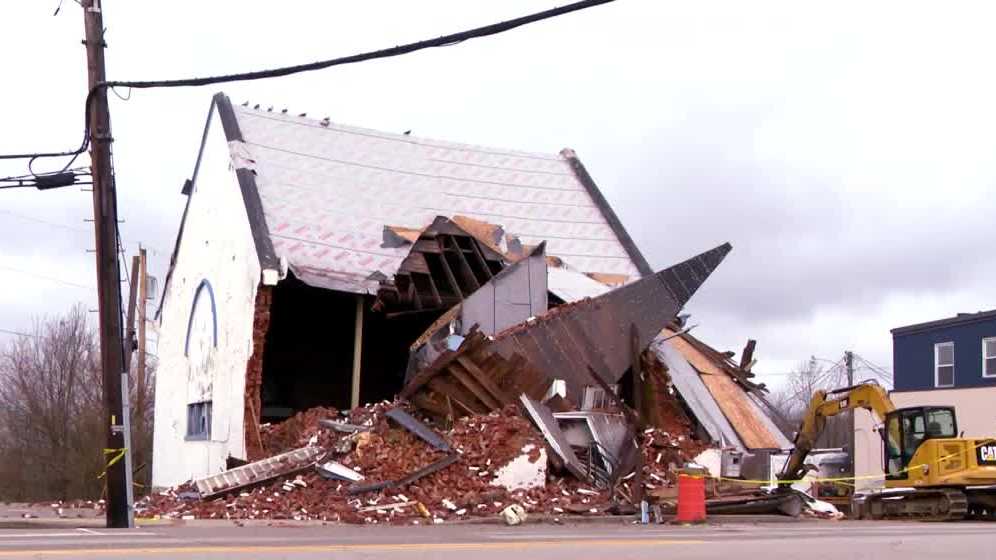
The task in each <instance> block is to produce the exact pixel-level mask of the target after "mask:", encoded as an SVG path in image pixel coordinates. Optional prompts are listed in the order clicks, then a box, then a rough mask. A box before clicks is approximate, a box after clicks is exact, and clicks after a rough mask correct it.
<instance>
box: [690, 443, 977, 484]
mask: <svg viewBox="0 0 996 560" xmlns="http://www.w3.org/2000/svg"><path fill="white" fill-rule="evenodd" d="M989 441H990V440H988V439H987V440H983V441H982V442H981V443H978V444H976V445H974V446H972V448H971V449H969V450H968V451H975V450H976V449H978V448H979V447H980V446H982V445H985V444H986V443H988V442H989ZM968 451H964V452H963V451H959V452H957V453H950V454H948V455H945V456H943V457H939V458H938V459H937V460H936V461H934V462H933V463H930V464H929V466H933V465H938V464H940V463H941V462H942V461H947V460H948V459H950V458H952V457H957V456H958V455H961V454H962V453H967V452H968ZM925 466H928V463H920V464H918V465H910V466H908V467H906V468H903V469H901V470H899V471H897V472H896V473H894V474H897V475H898V474H905V473H908V472H910V471H912V470H913V469H922V468H923V467H925ZM682 476H687V477H690V478H711V479H713V480H725V481H727V482H737V483H740V484H759V485H762V486H770V485H775V484H795V483H797V482H829V483H833V484H842V485H846V486H854V483H855V482H857V481H858V480H876V479H881V478H885V477H886V475H885V474H870V475H864V476H841V477H827V478H820V477H812V478H801V479H797V480H779V479H777V478H776V479H774V480H751V479H743V478H729V477H725V476H713V475H711V474H704V475H691V474H685V475H682Z"/></svg>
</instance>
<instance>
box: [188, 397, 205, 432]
mask: <svg viewBox="0 0 996 560" xmlns="http://www.w3.org/2000/svg"><path fill="white" fill-rule="evenodd" d="M187 439H188V440H208V439H211V401H206V402H199V403H191V404H188V405H187Z"/></svg>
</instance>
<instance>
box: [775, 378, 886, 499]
mask: <svg viewBox="0 0 996 560" xmlns="http://www.w3.org/2000/svg"><path fill="white" fill-rule="evenodd" d="M856 408H864V409H867V410H870V411H872V412H873V413H875V415H876V416H878V418H879V420H880V421H882V420H884V419H885V416H886V415H887V414H888V413H890V412H892V411H893V410H895V409H896V407H895V405H894V404H892V400H890V399H889V394H888V393H887V392H886V391H885V389H883V388H882V387H881V386H880V385H878V384H876V383H861V384H859V385H854V386H852V387H845V388H843V389H836V390H833V391H829V392H828V391H823V390H818V391H816V392H815V393H813V398H812V399H811V400H810V401H809V407H808V408H807V409H806V414H805V416H804V417H803V419H802V425H801V426H800V427H799V431H798V433H796V436H795V448H794V449H793V450H792V453H791V454H790V455H789V458H788V461H786V462H785V468H784V469H782V472H781V474H780V475H778V478H779V479H780V480H782V481H792V480H799V479H801V478H802V477H803V476H805V474H806V465H805V463H806V457H807V456H808V455H809V452H810V451H811V450H812V449H813V447H814V446H815V445H816V440H817V439H818V438H819V437H820V434H821V433H822V432H823V428H824V427H825V426H826V419H827V418H829V417H831V416H836V415H838V414H840V413H841V412H844V411H845V410H854V409H856ZM853 452H854V451H853V450H851V453H853ZM782 484H783V485H788V484H791V482H784V483H782Z"/></svg>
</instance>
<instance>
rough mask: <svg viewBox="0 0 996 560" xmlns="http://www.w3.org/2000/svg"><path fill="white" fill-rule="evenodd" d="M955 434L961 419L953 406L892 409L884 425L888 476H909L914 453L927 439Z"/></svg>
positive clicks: (890, 478) (888, 477)
mask: <svg viewBox="0 0 996 560" xmlns="http://www.w3.org/2000/svg"><path fill="white" fill-rule="evenodd" d="M955 437H958V423H957V420H956V418H955V411H954V408H952V407H949V406H916V407H908V408H900V409H896V410H893V411H892V412H889V413H888V414H886V416H885V425H884V426H883V429H882V439H883V444H884V446H885V452H884V453H883V456H884V457H885V475H886V478H887V479H888V480H905V479H907V478H908V477H909V473H908V471H907V469H908V467H909V466H910V460H911V459H912V458H913V454H914V453H916V450H917V449H918V448H919V447H920V445H921V444H922V443H923V442H925V441H927V440H928V439H933V438H955Z"/></svg>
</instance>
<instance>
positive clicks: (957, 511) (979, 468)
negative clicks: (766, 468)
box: [778, 382, 996, 521]
mask: <svg viewBox="0 0 996 560" xmlns="http://www.w3.org/2000/svg"><path fill="white" fill-rule="evenodd" d="M857 408H864V409H867V410H870V411H871V412H872V413H873V414H875V415H876V416H877V417H878V421H879V422H881V423H882V427H881V428H879V433H880V434H881V436H882V442H883V448H884V454H883V455H884V460H885V465H884V471H885V487H884V488H883V489H882V490H881V491H874V492H867V493H856V494H855V495H854V496H853V497H852V502H851V515H852V517H857V518H861V519H898V518H914V519H924V520H938V521H944V520H955V519H964V518H967V517H976V518H988V519H996V437H993V438H989V437H987V438H980V439H975V438H963V437H958V422H957V419H956V417H955V410H954V408H953V407H950V406H913V407H906V408H898V409H897V408H896V407H895V405H894V404H893V403H892V400H890V399H889V394H888V393H887V392H886V390H885V389H883V388H882V387H881V386H880V385H878V384H877V383H872V382H866V383H860V384H858V385H854V386H852V387H845V388H843V389H836V390H833V391H822V390H820V391H816V392H815V393H814V394H813V397H812V399H811V400H810V403H809V408H808V409H807V410H806V415H805V417H804V418H803V421H802V425H801V426H800V428H799V431H798V433H797V434H796V437H795V449H794V450H793V451H792V453H791V455H789V458H788V460H787V462H786V463H785V467H784V468H783V469H782V472H781V473H780V474H779V475H778V478H779V480H780V482H779V486H780V487H781V488H788V487H790V486H791V484H792V482H791V481H794V480H800V479H802V478H803V477H804V476H805V474H806V472H807V471H808V470H809V468H810V466H809V465H807V464H806V463H805V461H806V456H807V455H808V454H809V452H810V450H812V449H813V446H814V445H815V444H816V440H817V438H818V437H819V435H820V433H821V432H822V431H823V428H824V425H825V424H826V419H827V418H828V417H830V416H835V415H837V414H840V413H841V412H843V411H845V410H854V409H857ZM852 453H853V450H852Z"/></svg>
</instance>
